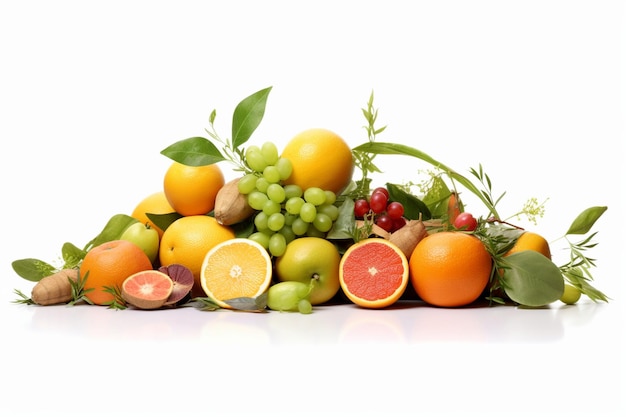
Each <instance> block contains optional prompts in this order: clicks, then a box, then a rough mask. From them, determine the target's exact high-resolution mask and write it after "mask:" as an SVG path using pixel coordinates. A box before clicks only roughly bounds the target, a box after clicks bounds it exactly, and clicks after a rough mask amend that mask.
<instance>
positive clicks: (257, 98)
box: [232, 87, 272, 148]
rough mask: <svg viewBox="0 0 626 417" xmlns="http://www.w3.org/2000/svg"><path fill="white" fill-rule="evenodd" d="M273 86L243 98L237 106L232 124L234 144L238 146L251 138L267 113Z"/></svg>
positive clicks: (234, 146)
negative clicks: (266, 109)
mask: <svg viewBox="0 0 626 417" xmlns="http://www.w3.org/2000/svg"><path fill="white" fill-rule="evenodd" d="M271 89H272V87H268V88H264V89H263V90H260V91H257V92H256V93H254V94H252V95H250V96H248V97H246V98H245V99H243V100H242V101H241V102H240V103H239V104H238V105H237V107H236V108H235V111H234V113H233V125H232V145H233V148H238V147H239V146H241V145H243V144H244V143H246V142H247V141H248V139H250V136H252V133H254V131H255V130H256V128H257V127H259V124H260V123H261V120H263V116H264V115H265V105H266V103H267V97H268V95H269V93H270V91H271Z"/></svg>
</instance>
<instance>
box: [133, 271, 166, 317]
mask: <svg viewBox="0 0 626 417" xmlns="http://www.w3.org/2000/svg"><path fill="white" fill-rule="evenodd" d="M173 289H174V282H173V281H172V279H171V278H170V277H169V276H168V275H166V274H164V273H163V272H159V271H154V270H149V271H141V272H137V273H136V274H133V275H131V276H129V277H128V278H126V279H125V280H124V282H123V283H122V298H123V299H124V300H125V301H126V302H127V303H129V304H132V305H134V306H135V307H137V308H141V309H144V310H152V309H155V308H159V307H162V306H163V305H164V304H165V302H166V301H167V299H168V298H169V296H170V294H172V291H173Z"/></svg>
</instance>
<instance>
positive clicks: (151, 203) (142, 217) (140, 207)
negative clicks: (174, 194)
mask: <svg viewBox="0 0 626 417" xmlns="http://www.w3.org/2000/svg"><path fill="white" fill-rule="evenodd" d="M174 211H176V210H174V208H173V207H172V206H171V204H170V203H169V201H167V197H165V193H164V192H163V191H157V192H155V193H152V194H150V195H148V196H146V197H145V198H144V199H143V200H141V201H140V202H139V203H138V204H137V206H135V208H134V210H133V212H132V213H131V215H130V216H131V217H133V218H135V219H137V220H139V221H140V222H141V223H142V224H146V223H148V224H149V225H150V227H152V228H153V229H154V230H156V231H157V232H159V238H160V237H161V236H163V230H161V229H160V228H159V227H157V226H156V225H155V224H154V223H153V222H152V221H151V220H150V219H149V218H148V216H147V214H148V213H150V214H168V213H173V212H174Z"/></svg>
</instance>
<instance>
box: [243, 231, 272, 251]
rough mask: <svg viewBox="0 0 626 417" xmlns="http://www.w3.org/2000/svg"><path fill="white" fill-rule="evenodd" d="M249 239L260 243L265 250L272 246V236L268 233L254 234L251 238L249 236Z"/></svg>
mask: <svg viewBox="0 0 626 417" xmlns="http://www.w3.org/2000/svg"><path fill="white" fill-rule="evenodd" d="M248 239H250V240H254V241H255V242H258V243H260V244H261V246H263V247H264V248H265V249H268V248H269V246H270V235H268V234H267V233H263V232H254V233H252V234H251V235H250V236H248Z"/></svg>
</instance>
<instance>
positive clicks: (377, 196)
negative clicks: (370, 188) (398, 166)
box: [370, 191, 387, 214]
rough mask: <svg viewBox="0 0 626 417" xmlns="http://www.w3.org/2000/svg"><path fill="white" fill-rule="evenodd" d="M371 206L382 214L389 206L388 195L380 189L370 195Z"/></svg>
mask: <svg viewBox="0 0 626 417" xmlns="http://www.w3.org/2000/svg"><path fill="white" fill-rule="evenodd" d="M370 208H371V209H372V211H373V212H374V213H376V214H380V213H382V212H383V211H385V209H386V208H387V195H386V194H385V193H382V192H380V191H377V192H375V193H372V195H371V196H370Z"/></svg>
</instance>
